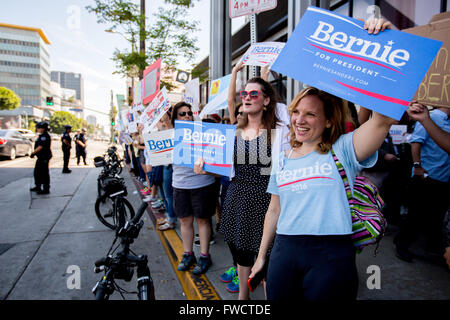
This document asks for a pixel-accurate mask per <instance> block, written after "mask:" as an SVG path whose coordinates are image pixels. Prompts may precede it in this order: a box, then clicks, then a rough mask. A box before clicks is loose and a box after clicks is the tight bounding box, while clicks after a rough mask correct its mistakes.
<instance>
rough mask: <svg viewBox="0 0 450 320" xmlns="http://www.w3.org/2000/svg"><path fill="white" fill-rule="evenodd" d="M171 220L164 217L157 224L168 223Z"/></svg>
mask: <svg viewBox="0 0 450 320" xmlns="http://www.w3.org/2000/svg"><path fill="white" fill-rule="evenodd" d="M168 222H169V220H167V218H164V219H162V220H159V221H158V222H157V224H158V226H162V225H163V224H166V223H168Z"/></svg>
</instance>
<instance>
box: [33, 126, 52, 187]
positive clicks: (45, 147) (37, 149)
mask: <svg viewBox="0 0 450 320" xmlns="http://www.w3.org/2000/svg"><path fill="white" fill-rule="evenodd" d="M48 129H49V128H48V123H47V122H39V123H38V124H37V125H36V130H37V132H38V133H39V137H38V138H37V139H36V141H35V143H34V151H33V152H32V153H31V155H30V157H31V158H33V157H34V156H37V160H36V165H35V167H34V184H35V187H34V188H32V189H30V190H31V191H36V192H37V194H49V193H50V172H49V168H48V166H49V161H50V159H51V158H52V151H51V142H52V140H51V138H50V135H49V134H48ZM41 186H42V189H41Z"/></svg>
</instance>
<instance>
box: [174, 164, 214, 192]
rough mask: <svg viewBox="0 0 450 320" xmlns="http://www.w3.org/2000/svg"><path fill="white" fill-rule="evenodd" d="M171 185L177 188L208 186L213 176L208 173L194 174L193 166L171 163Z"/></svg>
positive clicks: (212, 181) (212, 180)
mask: <svg viewBox="0 0 450 320" xmlns="http://www.w3.org/2000/svg"><path fill="white" fill-rule="evenodd" d="M172 167H173V174H172V187H174V188H177V189H198V188H203V187H206V186H209V185H210V184H213V183H214V182H215V178H214V177H213V176H211V175H209V174H196V173H195V172H194V169H193V168H189V167H184V166H179V165H176V164H174V165H172Z"/></svg>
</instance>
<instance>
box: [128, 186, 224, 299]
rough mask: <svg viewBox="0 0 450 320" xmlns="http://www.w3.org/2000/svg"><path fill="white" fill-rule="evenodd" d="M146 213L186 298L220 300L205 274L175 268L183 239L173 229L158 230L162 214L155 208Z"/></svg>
mask: <svg viewBox="0 0 450 320" xmlns="http://www.w3.org/2000/svg"><path fill="white" fill-rule="evenodd" d="M133 182H134V185H135V187H136V190H138V194H139V196H140V197H141V198H144V197H143V196H142V194H141V193H140V192H139V189H140V188H141V186H140V185H139V184H138V182H137V181H136V180H135V179H133ZM147 214H148V216H149V217H150V219H151V220H152V222H153V225H154V227H155V232H156V233H157V234H158V236H159V238H160V240H161V243H162V245H163V247H164V249H165V251H166V253H167V256H168V257H169V260H170V263H171V264H172V268H173V270H174V272H175V274H176V275H177V277H178V280H179V281H180V284H181V286H182V288H183V291H184V293H185V295H186V298H187V299H188V300H221V298H220V296H219V294H218V292H217V290H216V289H215V288H214V286H213V285H212V284H211V282H210V281H209V279H208V277H207V276H206V275H204V274H203V275H200V276H196V275H194V274H192V272H191V271H192V269H193V267H192V268H191V270H189V271H188V272H184V271H178V270H177V266H178V263H179V259H178V257H181V256H182V255H183V252H184V249H183V241H182V240H181V238H180V236H179V235H178V233H177V232H176V231H175V230H167V231H159V230H158V228H157V226H158V225H157V223H158V221H159V220H161V219H163V218H164V215H163V214H161V213H158V212H157V211H156V210H152V208H151V207H150V206H149V207H148V208H147Z"/></svg>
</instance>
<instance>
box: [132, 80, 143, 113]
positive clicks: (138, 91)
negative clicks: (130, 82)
mask: <svg viewBox="0 0 450 320" xmlns="http://www.w3.org/2000/svg"><path fill="white" fill-rule="evenodd" d="M133 109H137V110H138V111H140V112H142V111H144V104H143V101H142V81H138V82H137V83H135V84H134V88H133Z"/></svg>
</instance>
